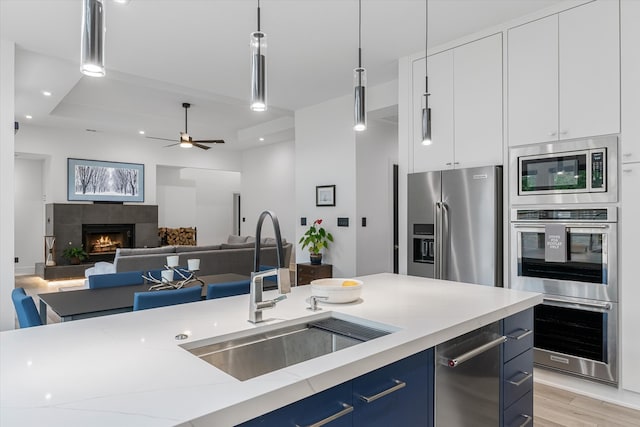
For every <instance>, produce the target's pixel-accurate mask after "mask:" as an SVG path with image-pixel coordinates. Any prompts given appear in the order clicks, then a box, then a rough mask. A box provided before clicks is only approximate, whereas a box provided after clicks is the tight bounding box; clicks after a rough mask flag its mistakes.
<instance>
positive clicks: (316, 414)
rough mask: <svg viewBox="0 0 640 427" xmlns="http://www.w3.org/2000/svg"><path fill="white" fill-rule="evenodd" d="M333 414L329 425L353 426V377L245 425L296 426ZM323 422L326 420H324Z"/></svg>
mask: <svg viewBox="0 0 640 427" xmlns="http://www.w3.org/2000/svg"><path fill="white" fill-rule="evenodd" d="M331 418H333V421H330V422H328V423H327V424H326V425H327V426H331V427H340V426H343V427H347V426H348V427H351V426H352V425H353V406H351V381H347V382H346V383H343V384H340V385H337V386H335V387H332V388H330V389H328V390H325V391H323V392H320V393H318V394H314V395H313V396H309V397H307V398H306V399H302V400H300V401H298V402H295V403H292V404H290V405H287V406H285V407H283V408H280V409H276V410H275V411H272V412H269V413H268V414H265V415H262V416H260V417H258V418H254V419H253V420H250V421H247V422H246V423H243V424H240V426H242V427H257V426H262V427H271V426H282V427H285V426H286V427H289V426H291V427H294V426H297V425H300V426H307V425H313V424H315V423H319V422H320V421H322V420H328V419H331ZM323 425H324V424H323Z"/></svg>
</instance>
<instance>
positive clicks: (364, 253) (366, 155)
mask: <svg viewBox="0 0 640 427" xmlns="http://www.w3.org/2000/svg"><path fill="white" fill-rule="evenodd" d="M397 163H398V127H397V126H396V125H391V124H385V123H383V122H376V121H369V123H368V126H367V130H366V131H365V132H362V133H358V134H357V135H356V171H357V173H356V175H357V177H356V179H357V184H356V185H357V199H356V200H357V215H356V218H355V219H354V226H355V227H356V230H357V233H356V237H357V241H356V249H357V251H356V260H357V265H356V274H357V275H359V276H362V275H365V274H374V273H383V272H393V165H394V164H397ZM362 217H366V219H367V226H366V227H362Z"/></svg>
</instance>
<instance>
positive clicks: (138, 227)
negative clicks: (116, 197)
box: [46, 203, 160, 266]
mask: <svg viewBox="0 0 640 427" xmlns="http://www.w3.org/2000/svg"><path fill="white" fill-rule="evenodd" d="M46 221H47V223H46V234H47V235H53V236H56V243H55V262H56V264H57V265H58V266H63V265H66V264H69V262H68V261H67V260H65V259H64V258H63V257H62V251H63V250H64V249H65V248H66V247H68V246H69V245H71V246H82V247H83V248H84V250H85V252H87V253H89V255H90V257H89V259H88V260H87V262H96V261H112V260H113V256H114V254H115V251H116V249H117V248H118V247H134V248H144V247H155V246H159V244H160V239H159V237H158V206H157V205H124V204H114V203H108V204H105V203H95V204H88V203H51V204H47V205H46Z"/></svg>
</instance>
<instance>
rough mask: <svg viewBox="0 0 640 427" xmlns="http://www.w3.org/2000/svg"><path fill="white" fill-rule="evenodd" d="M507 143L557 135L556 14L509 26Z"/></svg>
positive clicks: (530, 141) (525, 141)
mask: <svg viewBox="0 0 640 427" xmlns="http://www.w3.org/2000/svg"><path fill="white" fill-rule="evenodd" d="M507 58H508V61H507V63H508V67H509V68H508V76H509V77H508V78H509V83H508V89H507V92H508V98H509V99H508V128H509V145H522V144H531V143H534V142H547V141H554V140H557V139H558V16H557V15H553V16H549V17H547V18H544V19H540V20H538V21H534V22H531V23H529V24H526V25H522V26H520V27H516V28H512V29H510V30H509V33H508V39H507Z"/></svg>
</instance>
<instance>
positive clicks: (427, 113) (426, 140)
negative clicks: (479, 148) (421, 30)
mask: <svg viewBox="0 0 640 427" xmlns="http://www.w3.org/2000/svg"><path fill="white" fill-rule="evenodd" d="M424 3H425V11H426V12H425V28H426V30H425V37H424V96H423V100H422V145H431V108H429V95H431V94H430V93H429V67H428V64H429V58H428V56H427V49H428V46H429V0H425V2H424Z"/></svg>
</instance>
